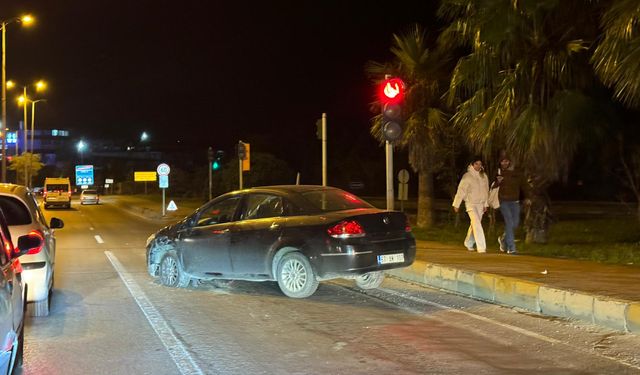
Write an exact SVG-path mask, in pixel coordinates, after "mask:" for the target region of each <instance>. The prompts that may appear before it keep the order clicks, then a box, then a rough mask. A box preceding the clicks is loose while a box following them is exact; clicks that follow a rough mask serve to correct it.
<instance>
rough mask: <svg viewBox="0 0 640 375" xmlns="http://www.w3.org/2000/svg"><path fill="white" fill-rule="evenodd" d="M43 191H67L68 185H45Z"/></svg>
mask: <svg viewBox="0 0 640 375" xmlns="http://www.w3.org/2000/svg"><path fill="white" fill-rule="evenodd" d="M45 189H46V190H47V191H49V192H53V191H65V192H66V191H69V185H64V184H51V185H47V186H45Z"/></svg>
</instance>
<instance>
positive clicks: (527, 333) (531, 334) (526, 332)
mask: <svg viewBox="0 0 640 375" xmlns="http://www.w3.org/2000/svg"><path fill="white" fill-rule="evenodd" d="M379 289H380V290H381V291H383V292H385V293H389V294H391V295H394V296H397V297H402V298H405V299H408V300H411V301H414V302H419V303H424V304H427V305H431V306H435V307H437V308H440V309H443V310H447V311H451V312H455V313H458V314H462V315H466V316H468V317H471V318H474V319H477V320H480V321H483V322H488V323H493V324H495V325H498V326H500V327H503V328H506V329H510V330H512V331H516V332H518V333H521V334H523V335H525V336H529V337H533V338H536V339H539V340H542V341H546V342H548V343H551V344H559V343H560V342H561V341H560V340H556V339H554V338H551V337H547V336H543V335H541V334H538V333H535V332H531V331H529V330H526V329H524V328H520V327H516V326H513V325H511V324H506V323H501V322H498V321H496V320H493V319H491V318H487V317H485V316H481V315H476V314H472V313H470V312H467V311H463V310H458V309H456V308H453V307H449V306H445V305H442V304H439V303H437V302H432V301H428V300H426V299H423V298H419V297H414V296H411V295H408V294H405V293H399V292H396V291H394V290H391V289H384V288H379Z"/></svg>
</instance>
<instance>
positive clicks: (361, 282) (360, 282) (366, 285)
mask: <svg viewBox="0 0 640 375" xmlns="http://www.w3.org/2000/svg"><path fill="white" fill-rule="evenodd" d="M383 281H384V272H382V271H374V272H367V273H365V274H362V275H360V276H358V277H356V285H357V286H358V288H360V289H375V288H377V287H379V286H380V284H382V282H383Z"/></svg>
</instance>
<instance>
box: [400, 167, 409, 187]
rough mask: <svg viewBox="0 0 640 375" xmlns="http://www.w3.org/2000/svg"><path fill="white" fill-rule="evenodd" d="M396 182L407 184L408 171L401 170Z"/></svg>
mask: <svg viewBox="0 0 640 375" xmlns="http://www.w3.org/2000/svg"><path fill="white" fill-rule="evenodd" d="M398 181H400V182H401V183H403V184H406V183H407V182H409V171H408V170H406V169H401V170H400V171H399V172H398Z"/></svg>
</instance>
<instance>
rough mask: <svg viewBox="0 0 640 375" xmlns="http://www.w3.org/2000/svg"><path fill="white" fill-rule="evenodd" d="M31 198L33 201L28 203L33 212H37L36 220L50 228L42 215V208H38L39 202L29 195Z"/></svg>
mask: <svg viewBox="0 0 640 375" xmlns="http://www.w3.org/2000/svg"><path fill="white" fill-rule="evenodd" d="M29 197H30V198H31V201H30V202H29V203H28V205H29V206H30V207H29V208H30V209H31V210H32V211H33V212H35V216H36V220H38V221H39V222H40V224H42V225H43V226H44V227H45V228H49V224H47V219H46V218H45V217H44V215H43V214H42V211H40V207H39V206H38V201H37V200H36V198H35V197H34V196H33V195H32V194H29Z"/></svg>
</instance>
